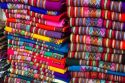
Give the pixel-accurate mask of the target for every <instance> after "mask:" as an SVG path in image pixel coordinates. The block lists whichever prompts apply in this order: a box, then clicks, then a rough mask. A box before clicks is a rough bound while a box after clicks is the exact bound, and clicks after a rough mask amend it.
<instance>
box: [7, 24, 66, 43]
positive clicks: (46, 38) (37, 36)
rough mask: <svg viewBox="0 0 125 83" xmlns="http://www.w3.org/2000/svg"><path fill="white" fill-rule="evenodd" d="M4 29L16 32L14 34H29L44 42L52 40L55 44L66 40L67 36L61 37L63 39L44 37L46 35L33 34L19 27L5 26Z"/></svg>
mask: <svg viewBox="0 0 125 83" xmlns="http://www.w3.org/2000/svg"><path fill="white" fill-rule="evenodd" d="M5 31H7V32H10V33H16V34H20V35H25V36H29V37H32V38H34V39H38V40H42V41H45V42H53V43H55V44H61V43H63V42H65V41H66V40H67V38H68V37H66V38H63V39H54V38H50V37H46V36H42V35H38V34H33V33H30V32H27V31H24V30H19V29H14V28H11V27H7V26H6V27H5Z"/></svg>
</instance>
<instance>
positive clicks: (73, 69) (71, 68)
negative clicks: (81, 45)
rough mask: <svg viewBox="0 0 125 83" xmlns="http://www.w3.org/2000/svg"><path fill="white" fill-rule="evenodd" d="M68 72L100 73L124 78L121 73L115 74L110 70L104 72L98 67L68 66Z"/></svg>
mask: <svg viewBox="0 0 125 83" xmlns="http://www.w3.org/2000/svg"><path fill="white" fill-rule="evenodd" d="M68 70H69V71H70V72H91V71H92V72H100V73H106V74H112V75H118V76H125V74H124V73H123V72H115V71H111V70H106V69H103V68H99V67H94V66H69V67H68Z"/></svg>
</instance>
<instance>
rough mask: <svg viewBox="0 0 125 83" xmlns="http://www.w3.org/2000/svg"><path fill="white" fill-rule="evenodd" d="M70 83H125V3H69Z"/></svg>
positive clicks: (93, 0)
mask: <svg viewBox="0 0 125 83" xmlns="http://www.w3.org/2000/svg"><path fill="white" fill-rule="evenodd" d="M67 6H68V7H67V14H68V17H69V19H70V21H69V22H70V27H71V35H70V41H71V43H70V51H69V53H68V58H67V59H66V64H67V66H68V71H70V75H71V81H70V83H125V56H124V54H125V2H122V1H118V0H115V1H113V0H67Z"/></svg>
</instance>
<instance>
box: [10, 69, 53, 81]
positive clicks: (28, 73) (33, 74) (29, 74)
mask: <svg viewBox="0 0 125 83" xmlns="http://www.w3.org/2000/svg"><path fill="white" fill-rule="evenodd" d="M10 72H11V73H12V74H17V75H22V76H27V77H32V78H37V79H40V78H41V77H43V75H44V76H45V77H46V76H47V77H50V78H53V79H54V75H53V74H51V73H49V72H48V73H47V72H44V71H43V72H42V71H40V72H41V73H39V74H38V73H36V72H35V71H34V70H32V69H29V70H26V69H23V70H20V69H14V68H11V69H10Z"/></svg>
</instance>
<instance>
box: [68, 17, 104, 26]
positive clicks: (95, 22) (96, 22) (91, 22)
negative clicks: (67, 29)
mask: <svg viewBox="0 0 125 83" xmlns="http://www.w3.org/2000/svg"><path fill="white" fill-rule="evenodd" d="M69 22H70V26H71V27H73V26H87V27H90V26H92V27H102V25H103V19H101V18H70V20H69Z"/></svg>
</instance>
